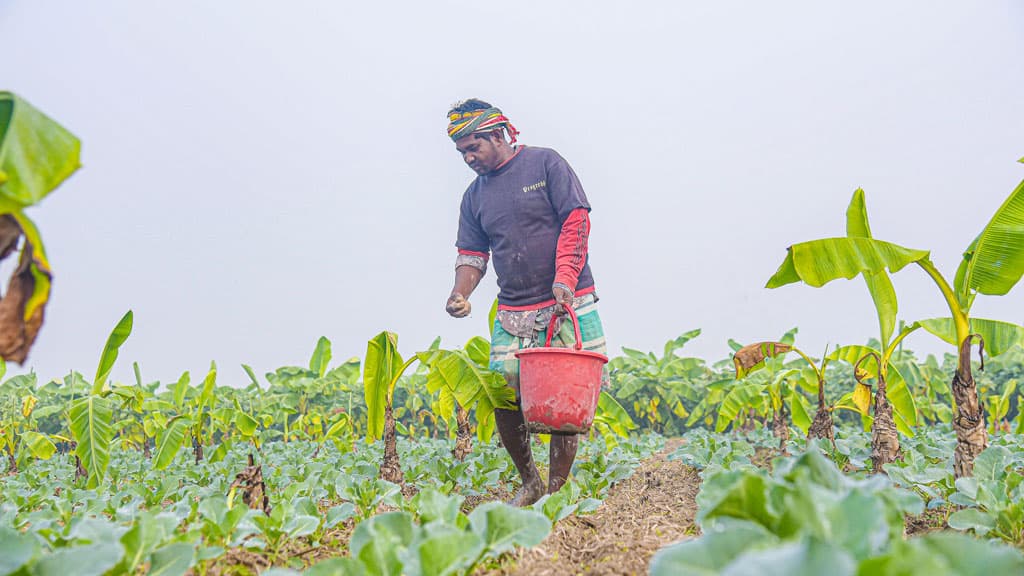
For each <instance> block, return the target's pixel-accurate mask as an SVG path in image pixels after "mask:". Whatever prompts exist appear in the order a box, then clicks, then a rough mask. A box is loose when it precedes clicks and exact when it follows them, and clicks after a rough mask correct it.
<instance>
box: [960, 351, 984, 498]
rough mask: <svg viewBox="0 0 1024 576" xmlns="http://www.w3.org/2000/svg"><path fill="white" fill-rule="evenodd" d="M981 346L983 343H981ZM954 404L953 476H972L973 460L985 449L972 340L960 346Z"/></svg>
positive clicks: (982, 413)
mask: <svg viewBox="0 0 1024 576" xmlns="http://www.w3.org/2000/svg"><path fill="white" fill-rule="evenodd" d="M982 346H984V343H982ZM951 389H952V392H953V400H954V401H955V402H956V406H955V411H956V412H955V415H954V418H953V430H954V431H955V432H956V448H954V449H953V474H954V476H955V477H956V478H964V477H967V476H973V475H974V459H975V458H977V457H978V454H981V452H982V450H984V449H985V447H986V446H988V430H986V428H985V414H984V412H983V411H982V407H981V402H980V401H979V400H978V388H977V386H975V384H974V375H973V374H972V372H971V337H970V336H969V337H967V338H966V339H964V341H963V343H961V344H960V353H959V362H958V365H957V369H956V372H955V373H954V374H953V383H952V386H951Z"/></svg>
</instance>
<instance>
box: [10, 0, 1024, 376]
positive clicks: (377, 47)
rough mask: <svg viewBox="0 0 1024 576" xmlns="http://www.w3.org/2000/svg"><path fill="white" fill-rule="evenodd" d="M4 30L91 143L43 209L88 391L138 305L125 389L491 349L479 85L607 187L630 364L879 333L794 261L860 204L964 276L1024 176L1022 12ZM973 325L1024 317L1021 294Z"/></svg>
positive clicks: (772, 6) (646, 10) (217, 16)
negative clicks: (779, 280)
mask: <svg viewBox="0 0 1024 576" xmlns="http://www.w3.org/2000/svg"><path fill="white" fill-rule="evenodd" d="M0 38H2V39H3V45H4V49H3V56H2V60H0V89H8V90H12V91H14V92H16V93H18V94H19V95H21V96H22V97H24V98H26V99H27V100H29V101H30V102H32V103H33V104H34V105H35V106H37V107H38V108H40V109H42V110H43V111H45V112H46V113H48V114H49V115H51V116H52V117H54V118H56V119H57V120H59V121H60V122H61V123H63V124H64V125H65V126H67V127H68V128H69V129H70V130H72V131H73V132H74V133H75V134H77V135H78V136H79V137H80V138H81V139H82V141H83V148H82V150H83V152H82V161H83V164H84V166H83V168H82V170H81V171H79V172H78V173H77V174H76V175H75V176H73V177H72V178H71V179H70V180H69V181H67V182H66V183H65V184H64V185H63V186H62V187H61V188H60V189H58V190H57V191H56V192H54V193H53V194H52V195H51V196H50V197H49V198H48V199H47V200H45V201H44V202H43V203H42V204H41V205H40V206H37V207H34V208H32V209H31V211H30V215H31V216H32V217H33V218H34V219H36V221H37V223H38V224H39V226H40V228H41V230H42V233H43V237H44V239H45V241H46V246H47V249H48V252H49V257H50V261H51V263H52V265H53V268H54V271H55V275H56V277H55V281H54V286H53V293H52V300H51V303H50V306H49V309H48V312H47V319H46V324H45V326H44V328H43V331H42V332H41V334H40V336H39V339H38V341H37V343H36V346H35V348H34V350H33V351H32V354H31V355H30V357H29V360H28V362H27V364H26V367H25V368H26V369H28V368H33V367H34V369H35V370H36V371H37V372H38V373H39V374H40V375H41V377H42V378H44V379H50V378H54V377H60V376H62V375H63V374H66V373H67V371H68V370H70V369H76V370H80V371H82V372H84V373H85V374H86V375H87V377H90V378H91V376H92V374H93V373H94V372H95V369H96V362H97V360H98V356H99V352H100V350H101V348H102V346H103V343H104V341H105V339H106V337H107V334H108V333H109V331H110V329H111V328H112V327H113V326H114V324H115V323H116V322H117V320H118V319H119V318H120V317H121V315H122V314H123V313H124V312H125V311H126V310H128V309H132V310H134V311H135V330H134V333H133V334H132V336H131V338H130V339H129V340H128V342H127V344H125V346H124V347H123V349H122V354H121V359H120V360H119V364H118V366H117V367H116V368H115V370H114V374H113V375H114V377H115V379H120V380H123V381H131V380H132V376H131V363H132V361H138V362H139V363H140V365H141V367H142V371H143V375H144V377H145V378H146V379H147V380H152V379H160V380H162V381H168V380H172V379H176V378H177V376H178V375H179V374H180V373H181V372H182V371H184V370H193V371H203V370H205V368H206V366H208V364H209V362H210V360H216V361H217V362H218V364H219V366H220V368H221V374H222V376H221V382H222V383H241V382H244V381H245V376H244V373H243V372H242V370H241V368H240V367H239V364H241V363H248V364H251V365H252V366H253V367H254V368H255V369H256V370H257V372H258V373H263V372H265V371H267V370H270V369H273V368H275V367H277V366H281V365H289V364H292V365H294V364H300V365H301V364H305V363H306V362H307V361H308V358H309V355H310V353H311V352H312V349H313V346H314V344H315V343H316V340H317V338H318V337H319V336H321V335H325V336H327V337H328V338H330V339H331V340H332V341H333V343H334V356H335V359H336V360H338V361H340V360H343V359H345V358H348V357H350V356H353V355H359V356H362V355H363V354H364V352H365V347H366V340H367V339H368V338H370V337H372V336H373V335H374V334H376V333H378V332H380V331H381V330H384V329H388V330H393V331H395V332H397V333H398V334H399V336H400V338H399V347H400V350H401V351H402V352H403V353H404V354H409V353H412V352H415V351H416V350H419V349H423V348H424V347H426V346H427V345H428V344H429V343H430V341H431V340H432V339H433V338H434V336H437V335H440V336H442V337H443V340H444V343H445V344H446V345H448V346H455V345H458V344H460V343H462V342H464V341H465V340H466V339H467V338H468V337H470V336H472V335H475V334H485V333H486V326H485V324H486V312H487V308H488V307H489V304H490V302H491V301H492V299H493V297H494V295H495V292H496V288H495V285H494V279H493V276H490V277H489V278H488V279H487V280H485V282H484V283H483V284H482V285H481V288H480V289H479V290H478V292H477V293H476V294H475V295H474V296H473V298H472V302H473V305H474V307H475V310H476V311H475V312H474V314H473V316H472V317H471V318H469V319H464V320H455V319H452V318H449V317H448V316H447V315H446V314H445V313H444V310H443V305H444V301H445V299H446V297H447V295H448V292H449V290H450V288H451V282H452V276H453V270H452V265H453V261H454V256H455V249H454V239H455V229H456V222H457V212H458V205H459V199H460V197H461V194H462V192H463V190H464V189H465V187H466V186H467V185H468V183H469V182H470V181H471V179H472V177H473V174H472V172H471V171H470V170H469V168H467V167H466V166H465V165H463V164H462V162H461V160H460V158H459V156H458V155H457V154H456V152H455V150H454V146H453V144H452V143H451V141H450V140H448V139H447V138H446V136H445V132H444V130H445V126H446V120H445V117H444V114H445V112H446V111H447V109H448V106H449V105H450V104H452V103H453V102H455V101H456V100H459V99H463V98H467V97H474V96H475V97H480V98H484V99H487V100H490V101H491V102H493V103H494V104H495V105H497V106H499V107H501V108H502V109H503V110H504V111H505V113H506V114H507V115H508V116H509V117H510V118H511V119H512V121H513V123H514V124H515V125H516V126H517V127H518V128H519V129H520V130H521V131H522V136H521V141H522V142H524V143H526V144H532V145H539V146H548V147H552V148H555V149H556V150H558V151H559V152H560V153H561V154H562V155H563V156H565V158H566V159H568V160H569V162H570V164H572V166H573V167H574V168H575V170H576V172H577V174H579V176H580V178H581V180H582V182H583V185H584V187H585V189H586V191H587V194H588V195H589V197H590V200H591V203H592V204H593V208H594V209H593V213H592V215H591V218H592V223H593V233H592V237H591V264H592V267H593V270H594V274H595V277H596V279H597V284H598V291H599V294H600V296H601V306H602V309H601V313H602V317H603V318H604V321H605V329H606V331H607V333H608V336H609V342H610V346H611V351H612V352H613V353H618V351H619V348H620V347H621V346H629V347H632V348H639V349H660V348H661V346H662V344H663V342H664V341H665V340H667V339H670V338H673V337H675V336H677V335H678V334H680V333H682V332H684V331H686V330H689V329H692V328H697V327H699V328H702V329H703V330H704V332H703V335H702V336H701V337H700V338H698V339H697V340H696V341H694V342H693V343H691V344H689V345H688V347H687V351H688V352H690V353H692V354H695V355H701V356H704V357H707V358H709V359H711V360H715V359H721V358H724V357H725V356H726V354H727V353H728V351H729V350H728V347H727V345H726V340H727V339H728V338H735V339H737V340H740V341H753V340H762V339H772V338H776V337H778V336H779V335H780V334H781V333H782V332H783V331H785V330H786V329H788V328H790V327H792V326H795V325H796V326H799V327H800V334H799V336H798V338H797V344H798V345H801V346H803V347H804V348H806V349H807V350H808V351H809V352H810V353H812V354H820V351H821V349H822V348H823V347H824V346H825V344H826V342H828V343H832V344H837V343H843V344H848V343H860V342H863V341H865V340H866V339H867V338H868V337H870V336H873V335H876V334H877V333H878V328H877V321H876V316H875V312H874V308H873V305H872V303H871V299H870V297H869V296H868V293H867V291H866V289H865V288H864V286H863V282H862V281H861V280H859V279H858V280H855V281H851V282H847V281H839V282H837V283H834V284H832V285H828V286H826V287H825V288H824V289H818V290H816V289H812V288H810V287H807V286H803V285H796V286H787V287H784V288H781V289H778V290H766V289H764V288H763V286H764V284H765V282H766V281H767V279H768V278H769V277H770V276H771V274H772V273H773V272H774V271H775V269H776V267H777V266H778V265H779V263H780V262H781V261H782V259H783V257H784V256H785V249H786V246H788V245H790V244H792V243H795V242H799V241H803V240H809V239H813V238H819V237H826V236H841V235H843V234H844V233H845V220H844V211H845V208H846V205H847V203H848V202H849V199H850V196H851V194H852V192H853V191H854V189H856V188H857V187H863V188H864V189H865V191H866V194H867V201H868V208H869V212H870V215H871V219H872V221H871V223H872V229H873V232H874V234H875V236H876V237H878V238H881V239H885V240H889V241H893V242H897V243H900V244H903V245H905V246H909V247H914V248H922V249H930V250H932V255H933V260H934V261H935V262H936V263H937V265H938V266H939V267H940V269H942V270H944V271H945V272H946V274H947V275H949V276H950V277H952V274H953V272H954V270H955V266H956V263H957V262H958V259H959V257H960V253H961V251H962V250H963V249H964V248H965V247H966V246H967V244H968V243H969V242H970V241H971V240H972V239H973V237H974V236H975V235H976V234H977V233H978V232H979V231H980V229H981V227H982V226H983V225H984V224H985V223H986V222H987V220H988V218H989V217H990V216H991V214H992V213H993V212H994V211H995V209H996V208H997V207H998V206H999V204H1000V203H1001V202H1002V201H1003V200H1004V199H1005V197H1006V196H1007V195H1008V194H1009V193H1010V192H1011V190H1013V188H1014V187H1015V186H1016V185H1017V184H1018V183H1019V182H1020V181H1021V179H1022V178H1024V166H1022V165H1021V164H1018V163H1016V162H1015V161H1016V160H1017V159H1018V158H1020V157H1021V156H1024V139H1022V138H1021V136H1022V135H1024V106H1022V104H1024V58H1022V56H1024V2H1020V1H1012V0H1003V1H995V0H993V1H983V2H967V1H959V2H949V1H935V0H921V1H902V2H892V1H870V2H856V3H851V2H827V1H821V0H814V1H805V2H789V1H774V2H765V1H762V0H750V1H706V2H681V1H680V2H669V1H660V2H650V1H638V2H622V1H618V2H595V1H574V2H552V1H538V0H519V1H516V2H500V3H499V2H453V1H447V2H423V1H383V2H359V3H355V2H328V1H298V0H296V1H292V2H284V1H279V2H267V1H255V0H244V1H243V0H222V1H213V0H174V1H173V2H155V1H142V0H120V1H95V2H81V1H79V0H64V1H41V0H0ZM894 281H895V284H896V288H897V292H898V294H899V297H900V306H901V309H900V317H901V318H904V319H907V320H913V319H919V318H924V317H933V316H940V315H945V314H946V310H945V309H944V304H943V301H942V299H941V298H940V296H939V294H938V291H937V290H936V289H935V288H934V286H933V285H932V284H930V281H929V280H928V279H927V278H926V277H925V275H924V274H923V273H921V272H920V271H919V270H918V269H916V268H913V269H911V268H908V269H907V270H906V271H904V272H901V273H900V274H898V275H896V276H895V277H894ZM4 282H6V280H4ZM974 313H975V315H976V316H979V317H986V316H987V317H999V318H1002V319H1007V320H1014V321H1017V322H1021V321H1024V288H1022V287H1019V286H1018V288H1017V289H1016V290H1015V291H1013V292H1011V293H1010V295H1009V296H1007V297H1004V298H1002V299H999V298H992V297H979V298H978V301H977V303H976V305H975V309H974ZM908 345H909V346H910V347H911V348H913V349H916V350H921V351H943V350H945V345H943V344H941V343H939V342H938V341H935V340H934V339H933V338H932V337H931V336H930V335H927V334H921V335H920V336H914V337H912V338H911V339H910V340H909V341H908Z"/></svg>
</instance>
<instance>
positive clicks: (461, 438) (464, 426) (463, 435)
mask: <svg viewBox="0 0 1024 576" xmlns="http://www.w3.org/2000/svg"><path fill="white" fill-rule="evenodd" d="M455 419H456V421H458V423H459V429H458V432H456V434H455V449H454V450H453V451H452V454H453V455H454V456H455V459H456V460H460V461H461V460H464V459H465V458H466V456H468V455H469V454H470V453H471V452H473V435H472V433H471V432H470V429H469V410H466V409H465V408H463V407H462V405H460V404H459V403H458V402H456V403H455Z"/></svg>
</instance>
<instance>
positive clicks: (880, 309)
mask: <svg viewBox="0 0 1024 576" xmlns="http://www.w3.org/2000/svg"><path fill="white" fill-rule="evenodd" d="M846 236H847V237H848V238H871V226H870V225H869V224H868V211H867V206H866V204H865V202H864V191H863V190H861V189H860V188H858V189H857V190H856V191H855V192H854V193H853V198H852V199H851V200H850V206H849V207H848V208H847V209H846ZM863 276H864V282H865V283H866V284H867V286H868V292H870V293H871V300H872V301H873V302H874V303H875V311H876V312H877V313H878V327H879V330H881V335H882V348H886V347H887V346H888V345H889V339H890V338H892V333H893V330H894V329H895V327H896V314H897V313H898V311H899V310H898V306H897V303H896V289H895V288H893V285H892V280H891V279H889V274H887V273H886V272H885V270H878V271H875V272H865V273H864V274H863Z"/></svg>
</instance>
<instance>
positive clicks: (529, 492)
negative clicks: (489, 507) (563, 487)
mask: <svg viewBox="0 0 1024 576" xmlns="http://www.w3.org/2000/svg"><path fill="white" fill-rule="evenodd" d="M543 496H544V485H543V484H541V482H540V481H539V480H538V481H537V482H530V483H527V484H524V485H523V487H522V488H520V489H519V492H516V495H515V496H513V497H512V499H511V500H509V501H508V502H505V503H506V504H508V505H509V506H515V507H517V508H524V507H526V506H529V505H531V504H533V503H535V502H536V501H537V500H540V499H541V497H543Z"/></svg>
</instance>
